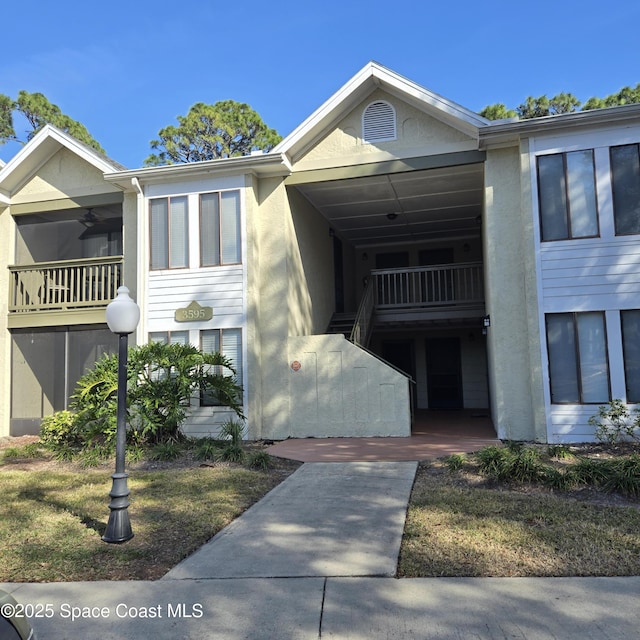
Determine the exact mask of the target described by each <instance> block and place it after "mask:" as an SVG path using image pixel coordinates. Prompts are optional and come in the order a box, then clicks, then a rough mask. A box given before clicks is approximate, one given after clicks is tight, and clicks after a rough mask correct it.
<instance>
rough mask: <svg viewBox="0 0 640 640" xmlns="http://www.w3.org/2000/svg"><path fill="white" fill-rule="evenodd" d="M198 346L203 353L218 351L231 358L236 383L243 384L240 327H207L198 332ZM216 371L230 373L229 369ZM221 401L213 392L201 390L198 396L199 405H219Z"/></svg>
mask: <svg viewBox="0 0 640 640" xmlns="http://www.w3.org/2000/svg"><path fill="white" fill-rule="evenodd" d="M200 348H201V350H202V351H204V352H205V353H216V352H219V353H221V354H222V355H223V356H226V357H227V358H229V360H231V364H232V365H233V368H234V369H235V371H236V384H237V385H238V386H240V387H241V386H242V385H243V372H242V329H208V330H206V331H201V332H200ZM219 369H220V370H219V371H217V372H216V373H220V374H222V373H224V374H225V375H230V373H231V372H230V371H229V370H228V369H227V370H224V371H223V370H222V367H220V368H219ZM220 404H221V403H220V402H219V400H218V399H217V398H216V397H215V395H213V394H208V393H206V392H203V393H202V395H201V397H200V406H202V407H212V406H219V405H220Z"/></svg>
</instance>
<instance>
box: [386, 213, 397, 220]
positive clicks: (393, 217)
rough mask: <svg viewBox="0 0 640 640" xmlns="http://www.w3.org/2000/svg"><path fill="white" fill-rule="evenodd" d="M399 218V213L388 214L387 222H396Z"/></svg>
mask: <svg viewBox="0 0 640 640" xmlns="http://www.w3.org/2000/svg"><path fill="white" fill-rule="evenodd" d="M397 217H398V214H397V213H387V220H395V219H396V218H397Z"/></svg>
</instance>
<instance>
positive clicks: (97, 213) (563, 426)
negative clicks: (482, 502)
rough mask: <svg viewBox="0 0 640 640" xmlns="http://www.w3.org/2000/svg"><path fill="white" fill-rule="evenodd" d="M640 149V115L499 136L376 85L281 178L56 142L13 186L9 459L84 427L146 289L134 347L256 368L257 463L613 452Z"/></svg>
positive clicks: (4, 354)
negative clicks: (488, 443)
mask: <svg viewBox="0 0 640 640" xmlns="http://www.w3.org/2000/svg"><path fill="white" fill-rule="evenodd" d="M105 143H106V144H108V142H107V141H105ZM639 144H640V106H639V105H629V106H624V107H616V108H613V109H603V110H598V111H593V112H584V113H576V114H566V115H562V116H553V117H549V118H540V119H536V120H529V121H521V122H519V121H500V122H490V121H487V120H485V119H483V118H481V117H480V116H478V115H477V114H475V113H473V112H471V111H469V110H467V109H465V108H464V107H461V106H460V105H457V104H455V103H452V102H451V101H449V100H447V99H445V98H443V97H441V96H439V95H437V94H434V93H432V92H430V91H429V90H427V89H425V88H423V87H420V86H418V85H416V84H415V83H413V82H411V81H409V80H407V79H405V78H403V77H401V76H399V75H397V74H395V73H393V72H392V71H390V70H388V69H386V68H384V67H382V66H380V65H378V64H376V63H370V64H368V65H367V66H366V67H365V68H363V69H362V70H361V71H360V72H359V73H358V74H356V75H355V76H354V77H353V78H352V79H351V80H350V81H349V82H348V83H347V84H345V85H344V86H343V87H342V88H341V89H340V90H339V91H338V92H337V93H336V94H334V95H333V96H331V97H330V98H329V99H328V100H327V101H326V102H325V103H324V104H323V105H322V106H321V107H320V108H319V109H318V110H317V111H316V112H314V113H313V114H312V115H311V116H310V117H309V118H307V119H306V120H305V121H304V122H303V123H302V124H301V125H300V126H299V127H298V128H296V129H295V130H294V131H293V132H292V133H291V134H290V135H289V136H287V137H286V138H285V139H284V140H283V141H282V142H281V143H280V144H279V145H278V146H277V147H276V148H275V149H273V150H272V151H271V152H269V153H265V154H256V155H252V156H247V157H241V158H229V159H223V160H213V161H208V162H200V163H192V164H184V165H172V166H165V167H149V168H141V169H135V170H126V169H124V168H123V167H120V166H119V165H117V163H115V162H113V161H110V160H108V159H106V158H104V157H101V156H99V155H98V154H96V153H95V152H94V151H92V150H90V149H87V148H86V147H84V146H83V145H81V144H79V143H77V142H76V141H74V140H73V139H71V138H70V137H68V136H66V135H65V134H63V133H61V132H59V131H57V130H55V129H53V128H51V127H47V128H45V129H44V130H42V131H41V132H40V133H39V134H38V135H37V136H35V137H34V139H33V140H32V141H31V142H30V143H29V144H28V145H27V146H26V147H25V148H24V149H23V150H22V151H21V152H20V153H19V154H18V155H17V156H16V157H15V158H13V159H12V160H11V161H10V162H8V163H7V164H6V166H4V167H1V168H0V238H1V240H0V242H2V250H1V253H0V255H1V260H2V262H3V264H2V265H0V267H1V268H0V287H1V289H0V290H1V291H3V292H4V293H3V295H2V296H0V298H2V299H0V334H1V335H2V339H1V340H0V368H1V370H2V376H1V382H0V434H9V433H12V434H15V435H17V434H21V433H29V432H37V429H38V424H39V420H40V419H41V417H42V416H44V415H47V414H48V413H51V412H52V411H54V410H58V409H61V408H64V407H65V406H67V403H68V397H69V395H70V393H72V391H73V386H74V384H75V381H76V380H77V378H78V377H79V375H80V374H81V373H82V371H83V370H84V369H85V368H86V367H87V366H90V364H91V363H92V362H94V361H95V359H96V358H97V357H99V355H100V354H101V353H103V352H104V351H107V350H110V349H113V346H114V344H115V340H114V338H113V336H110V335H109V332H108V330H107V329H106V325H105V323H104V307H105V306H106V304H107V303H108V302H109V300H110V299H111V298H112V297H113V295H114V292H115V288H117V286H118V285H119V284H121V283H125V284H127V286H128V287H129V288H130V290H131V291H132V294H133V296H134V298H135V299H136V300H137V302H138V303H139V304H140V306H141V310H142V316H141V322H140V325H139V327H138V331H137V333H136V335H135V340H136V341H137V342H143V341H147V340H161V341H169V342H190V343H192V344H195V345H199V346H201V347H202V348H203V349H207V350H220V351H222V352H223V353H225V354H226V355H228V356H229V357H230V358H231V359H232V360H233V361H234V363H235V365H236V368H237V371H238V377H239V381H240V382H241V384H242V385H243V388H244V398H243V402H244V408H245V414H246V416H247V428H248V435H249V437H250V438H256V439H257V438H271V439H279V438H286V437H289V436H294V437H296V436H297V437H303V436H315V437H324V436H331V435H344V436H346V435H409V434H410V432H411V420H412V415H413V412H415V411H416V410H428V409H450V410H456V409H472V410H476V411H477V412H479V413H482V414H486V413H489V414H490V415H491V417H492V419H493V422H494V425H495V427H496V431H497V434H498V436H499V437H500V438H503V439H515V440H537V441H580V440H589V439H592V438H593V433H592V428H591V427H589V425H588V418H589V416H590V415H592V414H593V413H594V412H595V411H596V410H597V406H598V405H599V404H602V403H605V402H607V401H608V400H609V399H611V398H622V399H623V400H625V401H627V402H629V403H636V402H639V401H640V399H639V398H638V396H639V395H640V388H639V387H640V373H638V372H639V368H640V365H638V361H639V360H640V343H639V342H638V323H640V303H638V302H637V301H636V300H637V294H638V292H639V289H640V268H639V264H640V256H639V255H638V253H639V250H638V249H637V238H638V234H640V222H638V221H639V220H640V169H639V157H640V156H639ZM192 409H193V411H192V416H191V418H190V419H189V422H188V424H187V426H186V427H185V429H186V431H187V432H188V433H190V434H192V435H204V434H209V433H215V431H216V429H217V425H218V424H219V423H220V422H222V421H224V420H225V419H226V418H227V417H228V415H229V414H228V411H226V410H225V409H224V408H222V407H216V406H215V405H214V404H213V403H212V402H211V401H210V399H209V400H207V398H206V397H203V398H194V399H193V407H192Z"/></svg>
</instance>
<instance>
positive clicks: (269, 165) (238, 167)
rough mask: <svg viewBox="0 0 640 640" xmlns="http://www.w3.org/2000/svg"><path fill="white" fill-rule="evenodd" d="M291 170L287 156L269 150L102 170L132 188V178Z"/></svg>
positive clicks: (108, 178) (110, 179)
mask: <svg viewBox="0 0 640 640" xmlns="http://www.w3.org/2000/svg"><path fill="white" fill-rule="evenodd" d="M290 173H291V166H290V165H289V163H288V161H287V158H286V156H284V154H281V153H275V152H273V151H272V152H269V153H260V154H254V155H250V156H238V157H233V158H219V159H216V160H205V161H202V162H185V163H182V164H169V165H163V166H161V167H143V168H140V169H131V170H127V171H117V172H113V171H112V172H109V173H105V176H104V179H105V180H106V181H107V182H112V183H114V184H117V185H119V186H120V187H122V188H123V189H129V188H131V184H132V183H131V181H132V180H134V179H135V180H137V181H138V182H139V183H140V184H157V183H160V182H176V181H178V180H189V179H194V178H198V177H201V176H206V177H208V178H211V177H216V176H217V177H220V176H229V175H246V174H252V175H257V176H260V177H261V178H268V177H277V176H287V175H289V174H290Z"/></svg>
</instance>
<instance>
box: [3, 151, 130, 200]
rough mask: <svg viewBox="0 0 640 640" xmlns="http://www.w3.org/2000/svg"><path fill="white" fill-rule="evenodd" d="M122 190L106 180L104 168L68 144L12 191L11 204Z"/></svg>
mask: <svg viewBox="0 0 640 640" xmlns="http://www.w3.org/2000/svg"><path fill="white" fill-rule="evenodd" d="M110 192H112V193H120V190H119V189H118V188H117V187H114V186H113V185H111V184H107V183H106V182H105V181H104V179H103V175H102V172H101V171H99V170H98V169H96V167H94V166H93V165H91V164H89V163H88V162H86V161H85V160H83V159H82V158H79V157H78V156H77V155H75V154H74V153H73V152H72V151H70V150H69V149H67V148H62V149H60V150H59V151H58V152H56V153H55V154H54V155H53V156H52V157H51V158H50V159H49V160H48V161H47V162H46V163H45V164H44V165H43V166H42V167H40V168H39V169H38V171H37V173H36V174H34V175H33V176H32V177H31V178H30V179H29V180H27V182H26V183H25V184H24V185H23V186H22V188H21V189H20V190H19V191H18V192H17V193H15V194H13V195H12V198H11V201H12V204H23V203H26V202H35V201H41V200H56V199H58V198H74V197H78V196H90V195H96V194H102V193H110Z"/></svg>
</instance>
